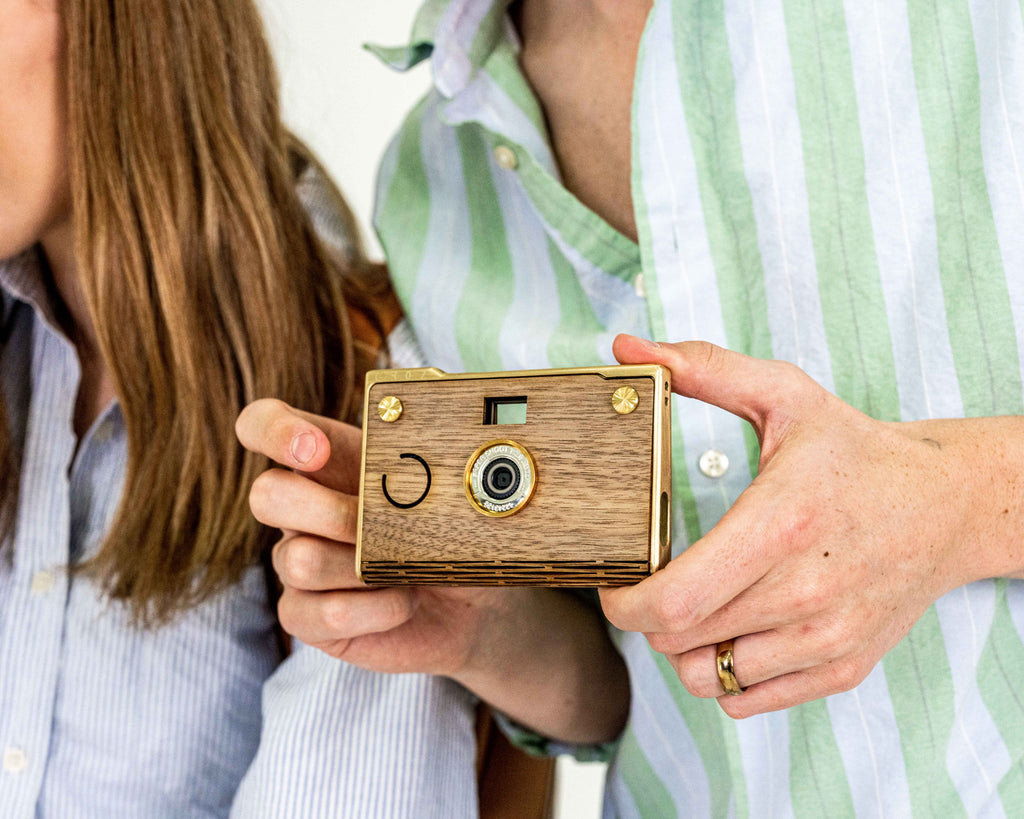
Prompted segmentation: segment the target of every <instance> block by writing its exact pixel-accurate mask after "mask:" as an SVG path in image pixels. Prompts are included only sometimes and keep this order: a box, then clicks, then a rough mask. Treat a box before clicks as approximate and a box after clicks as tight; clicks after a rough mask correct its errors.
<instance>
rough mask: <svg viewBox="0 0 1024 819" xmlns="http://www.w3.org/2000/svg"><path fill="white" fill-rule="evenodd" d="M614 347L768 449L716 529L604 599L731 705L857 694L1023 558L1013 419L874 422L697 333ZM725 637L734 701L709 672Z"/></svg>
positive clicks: (743, 707) (805, 382)
mask: <svg viewBox="0 0 1024 819" xmlns="http://www.w3.org/2000/svg"><path fill="white" fill-rule="evenodd" d="M615 354H616V356H617V357H618V358H619V360H620V361H622V362H623V363H641V362H643V363H660V364H664V365H666V366H667V367H669V368H670V369H671V371H672V386H673V391H674V392H676V393H678V394H680V395H683V396H686V397H689V398H694V399H697V400H700V401H705V402H708V403H711V404H714V405H715V406H718V407H721V408H723V409H725V410H727V411H729V412H732V413H733V414H735V415H737V416H739V417H741V418H743V419H745V420H746V421H748V422H749V423H750V424H751V425H752V426H753V428H754V430H755V432H756V433H757V437H758V439H759V441H760V443H761V457H760V465H759V474H758V476H757V477H756V478H755V479H754V481H753V482H752V484H751V485H750V486H749V487H748V488H747V489H746V490H745V491H744V492H743V493H742V494H741V495H740V497H739V498H738V499H737V501H736V502H735V504H734V505H733V506H732V508H730V510H729V511H728V512H727V513H726V515H725V516H723V518H722V519H721V521H720V522H719V523H718V525H716V526H715V527H714V528H713V529H712V530H711V531H710V532H708V533H707V535H705V536H704V537H703V538H701V539H700V540H699V541H697V542H696V543H694V544H693V545H692V546H691V547H690V548H689V549H688V550H687V551H686V552H685V553H684V554H682V555H680V556H679V557H678V558H676V559H675V560H673V561H672V562H671V563H670V564H669V565H668V566H667V567H666V568H665V569H663V570H662V571H660V572H658V573H657V574H655V575H653V576H652V577H650V578H648V579H646V580H644V581H643V582H642V583H640V584H638V585H636V586H633V587H629V588H621V589H605V590H602V594H601V600H602V604H603V606H604V610H605V613H606V615H607V616H608V618H609V619H610V620H611V621H612V623H614V624H615V625H616V626H618V627H619V628H621V629H624V630H629V631H641V632H643V633H644V634H645V635H646V636H647V638H648V640H649V642H650V644H651V646H652V647H653V648H654V649H655V650H656V651H659V652H662V653H663V654H665V655H666V656H667V657H668V658H669V659H670V661H671V662H672V664H673V666H674V668H675V669H676V672H677V673H678V675H679V678H680V680H681V681H682V682H683V684H684V685H685V686H686V688H687V689H688V690H689V691H690V692H691V693H693V694H694V695H696V696H699V697H718V698H719V702H720V704H721V706H722V708H723V709H724V710H725V711H726V713H728V714H729V715H730V716H733V717H737V718H740V717H746V716H750V715H752V714H757V713H761V712H765V711H772V710H777V709H780V708H786V707H789V706H792V705H796V704H799V703H802V702H806V701H808V700H812V699H817V698H819V697H824V696H827V695H829V694H833V693H837V692H840V691H844V690H847V689H849V688H852V687H853V686H855V685H857V684H859V683H860V682H861V681H862V680H863V679H864V678H865V677H866V676H867V675H868V673H869V672H870V671H871V670H872V668H874V666H875V665H876V664H877V663H878V662H879V660H881V658H882V656H883V655H884V654H885V653H886V652H888V651H889V650H890V649H891V648H892V647H893V646H894V645H895V644H896V643H897V642H899V640H900V639H902V638H903V637H904V636H905V635H906V634H907V632H908V631H909V630H910V628H911V627H912V626H913V625H914V623H916V622H917V620H918V619H919V618H920V617H921V615H922V614H923V613H924V611H925V610H926V609H927V608H928V606H929V605H931V604H932V603H933V602H934V601H935V600H937V599H938V598H939V597H940V596H942V595H943V594H944V593H946V592H947V591H949V590H951V589H953V588H956V587H958V586H960V585H963V584H966V583H968V582H971V581H973V580H977V579H980V578H983V577H993V576H1000V575H1011V574H1017V573H1019V572H1020V570H1021V567H1022V566H1024V556H1022V555H1021V553H1020V551H1021V547H1020V546H1019V537H1018V535H1017V534H1016V533H1019V531H1020V529H1019V528H1018V527H1019V525H1020V511H1019V510H1020V496H1021V489H1020V486H1019V485H1018V484H1017V476H1018V475H1020V474H1022V472H1021V469H1022V464H1021V463H1020V460H1021V458H1022V455H1021V451H1022V450H1024V447H1022V446H1021V443H1020V442H1021V441H1022V440H1024V424H1022V421H1021V419H1018V418H989V419H969V420H952V421H951V420H941V421H922V422H915V423H886V422H881V421H876V420H873V419H871V418H868V417H867V416H865V415H863V414H862V413H860V412H858V411H857V410H855V409H853V408H852V407H850V406H849V405H847V404H845V403H843V402H842V401H840V400H839V399H838V398H836V397H835V396H834V395H831V394H830V393H828V392H827V391H825V390H824V389H823V388H822V387H820V386H819V385H818V384H817V383H815V382H814V381H813V380H811V379H810V378H809V377H808V376H807V375H806V374H805V373H803V372H802V371H801V370H799V369H798V368H796V367H795V366H793V365H790V364H786V363H783V362H778V361H762V360H757V359H752V358H749V357H747V356H743V355H740V354H737V353H732V352H729V351H726V350H724V349H722V348H719V347H715V346H714V345H711V344H707V343H703V342H685V343H681V344H675V345H668V344H661V345H657V344H652V343H651V342H645V341H641V340H640V339H635V338H632V337H627V336H620V337H619V338H618V339H617V340H616V346H615ZM684 432H685V431H684ZM728 639H735V643H734V648H733V657H734V668H735V673H736V676H737V679H738V681H739V684H740V685H741V686H743V687H745V688H746V689H747V690H746V691H745V692H744V693H743V694H742V695H740V696H731V697H729V696H723V689H722V686H721V683H720V681H719V678H718V674H717V668H716V646H717V644H718V643H720V642H723V641H725V640H728Z"/></svg>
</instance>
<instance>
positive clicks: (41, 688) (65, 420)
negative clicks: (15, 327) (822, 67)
mask: <svg viewBox="0 0 1024 819" xmlns="http://www.w3.org/2000/svg"><path fill="white" fill-rule="evenodd" d="M31 367H32V399H31V404H30V408H29V412H28V417H27V423H26V429H25V442H24V451H23V457H22V471H21V485H20V494H19V504H18V507H19V508H18V519H17V524H16V530H15V539H14V555H13V561H14V562H13V573H12V577H11V583H10V592H9V597H8V600H7V605H6V611H5V612H4V621H5V623H4V631H5V633H4V635H3V643H2V646H3V655H4V663H5V665H6V668H5V669H4V671H3V673H2V675H0V679H2V680H4V685H3V688H2V690H0V702H2V703H3V709H2V710H3V715H4V719H5V722H4V724H3V734H2V736H0V747H2V749H3V751H2V754H3V758H2V766H3V771H2V774H0V775H2V781H3V790H4V791H5V792H6V793H5V797H6V798H5V799H4V800H3V802H4V803H5V804H6V805H7V806H8V809H9V810H10V814H9V815H19V816H20V815H29V814H30V813H32V812H33V809H34V808H33V806H34V805H35V803H36V801H37V799H38V795H39V792H40V788H41V786H42V781H43V775H44V771H45V767H46V759H47V754H48V750H49V746H50V739H51V731H52V727H53V709H54V703H55V698H56V693H57V686H58V680H59V675H60V658H61V655H62V644H63V639H64V620H65V612H66V607H67V597H68V572H67V565H68V550H69V536H70V502H69V479H68V474H69V469H70V465H71V461H72V458H73V456H74V451H75V436H74V432H73V429H72V428H71V420H70V419H71V418H72V417H73V411H74V402H75V396H76V393H77V385H78V381H79V367H78V362H77V358H76V356H75V353H74V350H73V348H72V347H71V345H70V343H69V342H67V340H66V339H64V338H63V337H61V336H60V335H58V334H57V333H56V332H55V331H54V330H53V329H52V328H50V327H48V326H46V325H45V324H44V323H43V322H42V321H39V320H38V318H37V321H36V322H35V325H34V328H33V331H32V361H31ZM26 658H28V659H27V660H26Z"/></svg>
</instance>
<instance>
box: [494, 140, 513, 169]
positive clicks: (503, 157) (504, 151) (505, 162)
mask: <svg viewBox="0 0 1024 819" xmlns="http://www.w3.org/2000/svg"><path fill="white" fill-rule="evenodd" d="M494 161H495V162H497V163H498V164H499V165H500V166H501V167H502V168H504V169H505V170H506V171H514V170H515V169H516V168H517V167H518V166H519V157H517V156H516V152H515V151H513V150H512V149H511V148H509V147H508V145H499V146H498V147H496V148H495V149H494Z"/></svg>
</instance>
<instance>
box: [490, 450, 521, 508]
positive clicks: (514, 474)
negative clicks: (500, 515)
mask: <svg viewBox="0 0 1024 819" xmlns="http://www.w3.org/2000/svg"><path fill="white" fill-rule="evenodd" d="M483 485H484V491H485V492H486V493H487V494H488V495H490V497H491V500H494V501H503V500H505V499H507V498H510V497H512V495H513V494H515V491H516V489H518V488H519V467H518V466H516V465H515V463H513V462H512V461H511V460H509V459H508V458H496V459H495V460H493V461H491V462H490V463H489V464H488V465H487V468H486V469H485V470H484V480H483Z"/></svg>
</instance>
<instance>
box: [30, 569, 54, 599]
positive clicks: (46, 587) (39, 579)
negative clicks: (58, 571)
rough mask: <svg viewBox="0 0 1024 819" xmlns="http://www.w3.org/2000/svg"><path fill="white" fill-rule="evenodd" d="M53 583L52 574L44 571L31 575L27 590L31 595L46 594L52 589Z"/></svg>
mask: <svg viewBox="0 0 1024 819" xmlns="http://www.w3.org/2000/svg"><path fill="white" fill-rule="evenodd" d="M54 581H55V578H54V576H53V572H48V571H46V570H45V569H44V570H43V571H40V572H36V573H35V574H34V575H32V584H31V585H30V586H29V588H30V589H31V591H32V594H46V593H47V592H48V591H50V589H52V588H53V584H54Z"/></svg>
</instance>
